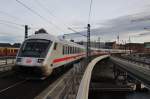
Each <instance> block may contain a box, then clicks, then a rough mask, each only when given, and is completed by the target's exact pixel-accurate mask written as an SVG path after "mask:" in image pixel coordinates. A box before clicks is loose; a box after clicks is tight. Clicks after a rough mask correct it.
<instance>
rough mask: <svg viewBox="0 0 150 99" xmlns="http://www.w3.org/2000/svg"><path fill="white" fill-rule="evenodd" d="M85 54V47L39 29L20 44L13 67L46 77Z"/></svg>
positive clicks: (22, 71) (23, 71)
mask: <svg viewBox="0 0 150 99" xmlns="http://www.w3.org/2000/svg"><path fill="white" fill-rule="evenodd" d="M92 50H94V49H92ZM95 53H96V52H95ZM96 54H97V53H96ZM85 56H86V50H85V47H83V46H81V45H78V44H76V43H74V42H69V41H66V40H64V39H58V38H56V37H54V36H52V35H50V34H48V33H46V32H44V31H42V32H41V31H40V30H39V31H38V32H36V34H35V35H32V36H29V37H28V38H27V39H26V40H25V41H24V42H23V44H22V45H21V48H20V51H19V53H18V55H17V58H16V66H15V67H14V69H15V71H16V72H20V73H29V74H32V75H33V74H35V75H36V76H38V77H47V76H49V75H51V73H52V71H53V70H55V69H56V68H60V67H63V66H64V65H66V64H69V63H71V62H74V61H77V60H79V59H81V58H83V57H85Z"/></svg>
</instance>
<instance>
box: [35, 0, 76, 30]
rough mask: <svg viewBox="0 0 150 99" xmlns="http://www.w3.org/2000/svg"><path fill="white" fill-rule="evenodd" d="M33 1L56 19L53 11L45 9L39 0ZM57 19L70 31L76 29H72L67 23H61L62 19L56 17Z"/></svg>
mask: <svg viewBox="0 0 150 99" xmlns="http://www.w3.org/2000/svg"><path fill="white" fill-rule="evenodd" d="M34 1H35V3H36V4H38V5H39V6H40V7H41V8H42V9H44V10H45V11H46V12H48V14H49V15H50V16H52V17H54V18H55V19H57V16H56V15H55V14H54V13H53V12H51V11H50V10H49V9H47V8H46V7H45V6H44V5H43V4H42V3H41V2H40V1H39V0H34ZM57 20H59V22H60V23H61V24H63V25H64V26H65V27H66V28H67V29H68V30H71V31H73V32H75V31H76V30H74V29H73V28H71V27H70V26H69V25H67V24H65V23H63V21H62V20H60V19H57Z"/></svg>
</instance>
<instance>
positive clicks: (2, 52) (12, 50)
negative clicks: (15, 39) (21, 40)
mask: <svg viewBox="0 0 150 99" xmlns="http://www.w3.org/2000/svg"><path fill="white" fill-rule="evenodd" d="M18 50H19V48H16V47H0V57H7V56H8V57H10V56H13V57H15V56H16V55H17V52H18Z"/></svg>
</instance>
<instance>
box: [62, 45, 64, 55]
mask: <svg viewBox="0 0 150 99" xmlns="http://www.w3.org/2000/svg"><path fill="white" fill-rule="evenodd" d="M62 54H63V55H64V54H65V46H63V48H62Z"/></svg>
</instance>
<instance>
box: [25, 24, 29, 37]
mask: <svg viewBox="0 0 150 99" xmlns="http://www.w3.org/2000/svg"><path fill="white" fill-rule="evenodd" d="M28 29H29V28H28V25H25V37H24V38H25V39H26V38H28Z"/></svg>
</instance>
